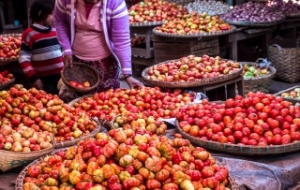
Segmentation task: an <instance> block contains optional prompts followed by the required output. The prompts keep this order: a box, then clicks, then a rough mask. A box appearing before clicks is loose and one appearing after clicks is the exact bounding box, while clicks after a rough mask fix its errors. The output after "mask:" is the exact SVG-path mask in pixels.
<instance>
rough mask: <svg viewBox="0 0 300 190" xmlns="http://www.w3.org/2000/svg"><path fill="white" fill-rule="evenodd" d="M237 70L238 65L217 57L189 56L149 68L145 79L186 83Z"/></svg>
mask: <svg viewBox="0 0 300 190" xmlns="http://www.w3.org/2000/svg"><path fill="white" fill-rule="evenodd" d="M239 69H240V64H239V63H237V62H234V61H229V60H223V59H221V58H220V57H219V56H217V57H209V56H208V55H203V56H202V57H197V56H195V55H189V56H187V57H182V58H180V59H179V60H171V61H167V62H165V63H163V64H158V65H154V66H152V67H150V68H149V69H148V71H147V72H146V75H145V78H146V79H148V80H153V81H166V82H187V81H195V80H201V79H207V78H215V77H218V76H222V75H227V74H231V73H233V72H236V71H237V70H239Z"/></svg>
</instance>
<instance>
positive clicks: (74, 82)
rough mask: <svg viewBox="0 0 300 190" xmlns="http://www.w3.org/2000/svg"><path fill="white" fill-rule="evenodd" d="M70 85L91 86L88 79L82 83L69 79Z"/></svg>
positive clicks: (78, 86) (77, 86)
mask: <svg viewBox="0 0 300 190" xmlns="http://www.w3.org/2000/svg"><path fill="white" fill-rule="evenodd" d="M69 83H70V85H71V86H73V87H76V88H89V87H91V84H90V82H89V81H84V82H83V83H81V82H77V81H74V80H71V81H69Z"/></svg>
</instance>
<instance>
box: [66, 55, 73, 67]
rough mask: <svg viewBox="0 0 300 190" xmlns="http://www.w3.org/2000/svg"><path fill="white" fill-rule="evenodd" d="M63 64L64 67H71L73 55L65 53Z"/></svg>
mask: <svg viewBox="0 0 300 190" xmlns="http://www.w3.org/2000/svg"><path fill="white" fill-rule="evenodd" d="M64 64H65V66H66V67H73V55H65V56H64Z"/></svg>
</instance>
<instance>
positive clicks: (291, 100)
mask: <svg viewBox="0 0 300 190" xmlns="http://www.w3.org/2000/svg"><path fill="white" fill-rule="evenodd" d="M295 88H300V86H293V87H291V88H288V89H285V90H282V91H280V92H277V93H276V94H274V96H281V94H282V93H285V92H290V91H292V90H293V89H295ZM283 99H284V100H286V101H289V102H292V103H293V104H296V103H299V102H300V99H297V98H283Z"/></svg>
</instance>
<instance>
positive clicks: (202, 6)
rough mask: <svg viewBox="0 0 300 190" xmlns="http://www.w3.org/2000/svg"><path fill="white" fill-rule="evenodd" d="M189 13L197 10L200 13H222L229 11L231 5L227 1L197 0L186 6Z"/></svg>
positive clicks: (211, 14)
mask: <svg viewBox="0 0 300 190" xmlns="http://www.w3.org/2000/svg"><path fill="white" fill-rule="evenodd" d="M184 7H185V8H187V10H188V12H189V13H192V12H196V13H198V14H202V13H207V14H208V15H210V16H215V15H222V14H225V13H227V12H228V11H229V10H230V9H231V7H230V6H229V5H227V4H226V3H223V2H221V1H215V0H205V1H203V0H201V1H200V0H196V1H194V2H192V3H188V4H187V5H185V6H184Z"/></svg>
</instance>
